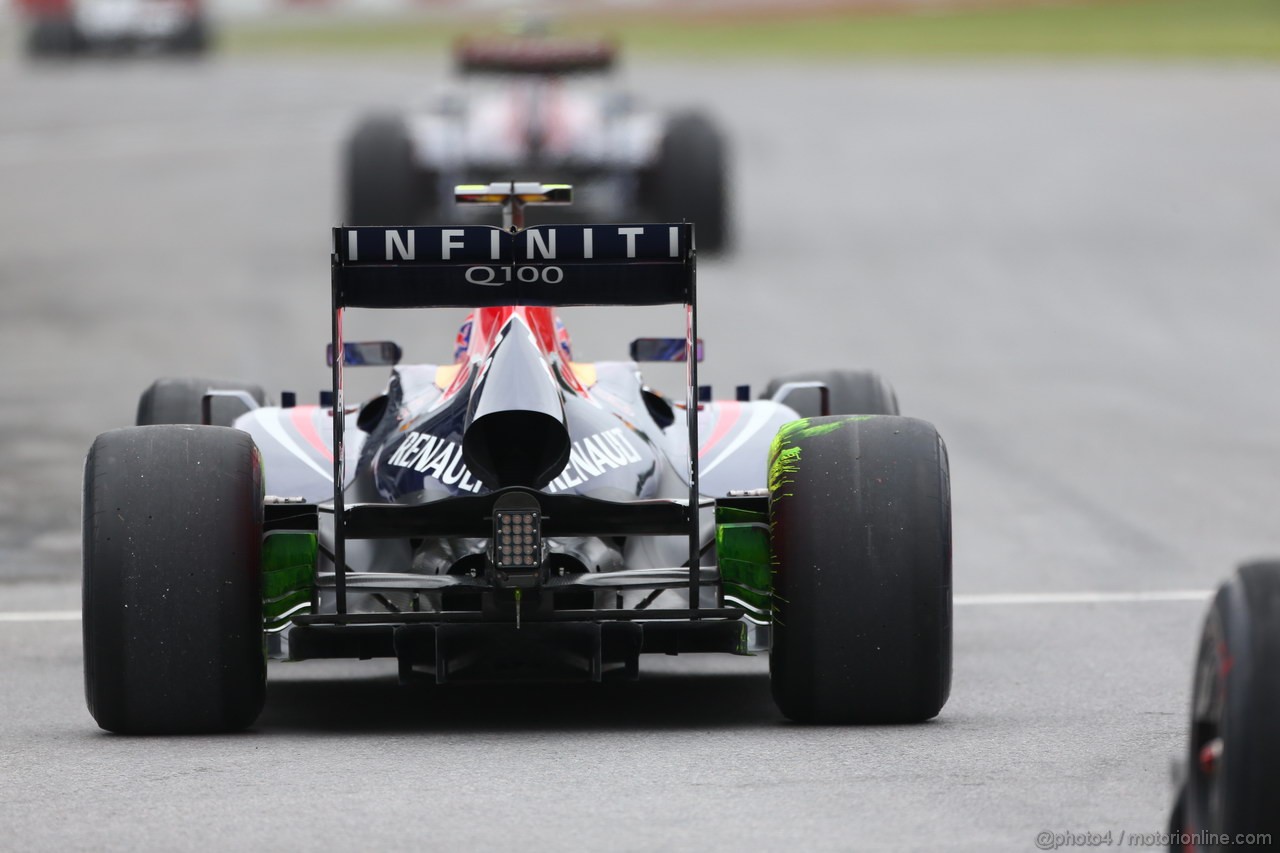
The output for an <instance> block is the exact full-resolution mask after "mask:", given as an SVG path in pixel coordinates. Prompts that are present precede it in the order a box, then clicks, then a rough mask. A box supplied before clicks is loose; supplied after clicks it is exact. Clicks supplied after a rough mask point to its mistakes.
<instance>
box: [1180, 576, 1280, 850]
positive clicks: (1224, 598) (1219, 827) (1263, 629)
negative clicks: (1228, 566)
mask: <svg viewBox="0 0 1280 853" xmlns="http://www.w3.org/2000/svg"><path fill="white" fill-rule="evenodd" d="M1192 694H1193V695H1192V730H1191V738H1190V754H1189V756H1188V758H1189V762H1188V782H1187V794H1186V799H1185V802H1184V810H1185V819H1186V822H1187V824H1188V825H1189V826H1190V827H1194V828H1195V829H1197V830H1203V831H1206V832H1213V833H1215V834H1225V835H1228V836H1232V837H1234V836H1235V835H1236V834H1238V833H1262V834H1267V833H1269V834H1270V835H1271V837H1272V838H1273V839H1274V838H1280V808H1278V807H1280V775H1277V773H1276V769H1275V768H1276V767H1277V765H1278V764H1280V725H1277V721H1280V562H1258V563H1250V564H1247V565H1244V566H1241V567H1240V569H1239V571H1238V572H1237V573H1236V575H1235V576H1234V577H1233V578H1232V579H1231V580H1230V581H1228V582H1227V583H1225V584H1223V585H1222V586H1221V587H1220V588H1219V589H1218V592H1217V595H1216V596H1215V597H1214V602H1213V606H1212V607H1211V608H1210V611H1209V614H1208V616H1207V617H1206V619H1205V624H1204V630H1203V631H1202V633H1201V639H1200V647H1199V653H1198V655H1197V663H1196V675H1195V680H1194V683H1193V688H1192ZM1206 719H1212V720H1215V721H1216V732H1214V731H1210V730H1209V728H1208V727H1207V726H1206V724H1205V722H1204V721H1205V720H1206ZM1214 734H1216V735H1217V736H1218V737H1220V738H1221V739H1222V744H1223V750H1222V755H1221V757H1220V758H1219V759H1218V762H1217V769H1216V771H1215V772H1214V774H1213V776H1212V777H1209V776H1207V775H1206V774H1205V773H1204V771H1203V769H1202V768H1201V766H1200V761H1199V760H1200V751H1201V748H1202V747H1203V746H1204V745H1205V743H1207V742H1208V741H1209V740H1211V739H1212V737H1213V735H1214ZM1202 849H1217V848H1213V847H1208V848H1202ZM1224 849H1225V848H1224ZM1230 849H1262V846H1259V847H1256V848H1251V847H1247V846H1244V845H1239V846H1236V847H1231V848H1230Z"/></svg>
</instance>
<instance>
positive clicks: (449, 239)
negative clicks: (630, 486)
mask: <svg viewBox="0 0 1280 853" xmlns="http://www.w3.org/2000/svg"><path fill="white" fill-rule="evenodd" d="M562 189H563V190H566V191H567V190H568V188H567V187H564V188H561V187H557V186H554V185H540V184H514V183H511V182H507V183H506V184H505V185H502V184H495V185H490V186H488V187H459V188H458V191H459V194H458V198H459V200H460V201H467V202H469V203H501V204H503V205H504V212H505V217H506V219H507V220H508V221H513V222H514V224H513V226H512V227H510V228H506V229H504V228H494V227H489V226H467V227H458V228H441V227H430V228H427V227H423V228H392V227H367V226H365V227H351V228H347V227H340V228H335V229H333V254H332V257H331V266H332V270H331V273H332V274H331V279H332V292H333V341H332V344H331V349H330V352H331V353H334V354H335V355H336V356H337V357H336V358H334V359H333V363H332V367H333V401H334V410H333V411H334V418H333V448H334V450H333V469H334V470H333V513H334V555H333V557H334V567H335V575H334V592H335V598H336V606H337V611H338V613H346V612H347V599H346V556H345V551H346V546H345V537H346V532H347V523H346V519H345V516H344V506H343V500H344V496H343V483H344V482H345V476H344V471H343V469H344V467H345V457H346V451H345V448H344V445H343V427H344V417H343V413H344V412H345V407H344V405H345V404H344V402H343V391H342V371H343V365H344V362H345V361H346V358H347V357H346V353H347V349H346V347H345V346H344V344H343V339H342V320H343V313H344V311H345V310H346V309H347V308H446V307H455V308H482V307H496V306H504V305H540V306H571V305H605V306H609V305H619V306H620V305H680V304H683V305H684V306H685V369H686V373H685V375H686V380H687V388H686V395H685V405H686V407H687V408H686V411H687V413H688V417H687V420H688V432H689V470H688V477H689V500H688V503H687V505H686V508H685V509H684V510H683V514H684V516H685V518H684V523H685V524H687V525H688V539H689V566H690V567H691V570H690V572H689V601H690V609H691V611H692V613H693V614H694V615H693V618H695V619H696V618H698V615H697V613H698V602H699V584H700V572H698V571H697V570H696V569H695V568H693V567H697V566H698V565H699V562H700V559H701V556H700V523H699V512H698V507H699V500H698V497H699V489H698V458H697V448H698V447H699V444H698V402H697V388H698V359H697V349H696V341H697V340H698V312H697V305H696V303H697V299H696V295H697V286H696V279H697V275H696V267H697V264H696V252H695V251H694V238H693V233H694V232H693V225H692V224H690V223H687V222H685V223H660V224H641V225H539V226H535V227H532V228H524V229H521V228H519V227H518V225H519V224H520V217H519V211H520V209H521V208H522V206H523V204H527V203H548V202H552V203H555V202H556V201H557V200H558V199H559V198H560V195H561V194H562V193H561V190H562ZM513 212H514V213H515V214H516V216H515V217H513V216H512V214H513Z"/></svg>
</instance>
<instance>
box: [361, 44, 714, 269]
mask: <svg viewBox="0 0 1280 853" xmlns="http://www.w3.org/2000/svg"><path fill="white" fill-rule="evenodd" d="M454 60H455V67H456V69H457V71H458V73H459V75H460V76H461V77H462V79H463V81H464V83H465V88H464V89H463V91H462V92H460V93H457V94H451V95H448V96H446V97H444V98H442V99H441V100H440V101H439V102H438V103H437V104H436V105H435V107H434V108H432V109H429V110H424V111H418V112H410V113H408V114H390V115H374V116H370V117H367V118H365V119H364V120H362V121H361V122H360V123H359V125H358V126H357V127H356V129H355V132H354V133H353V134H352V136H351V138H350V140H349V142H348V144H347V148H346V154H345V170H346V174H345V197H346V207H345V211H344V217H345V218H344V222H345V224H347V225H405V224H410V223H412V224H422V225H438V224H444V223H446V222H454V221H457V220H456V218H455V216H456V214H455V213H454V211H453V195H452V193H453V187H454V186H455V185H456V184H461V183H467V182H471V181H487V180H489V178H490V176H493V175H498V176H511V177H518V176H520V175H527V174H542V175H547V176H548V177H552V178H555V179H556V180H558V181H567V182H570V183H572V184H573V185H574V186H575V189H576V190H577V207H578V209H579V211H580V212H582V213H585V214H586V215H587V217H586V218H587V221H605V222H608V221H628V220H631V221H637V220H638V221H645V220H646V219H653V220H656V221H663V222H680V221H690V222H693V223H694V224H695V225H696V226H697V228H698V241H699V246H698V248H699V250H701V251H702V252H704V253H705V252H721V251H724V250H726V249H727V248H728V246H729V243H730V223H729V198H728V191H729V188H728V183H727V182H728V163H727V152H726V146H725V141H724V137H723V134H722V133H721V132H720V130H719V129H718V128H717V127H716V125H715V124H714V123H713V122H712V121H711V120H710V119H709V118H707V117H706V116H705V115H703V114H702V113H700V112H681V113H677V114H674V115H671V116H667V117H665V118H664V117H662V116H660V115H658V114H657V113H654V112H652V111H649V110H644V109H641V108H640V107H639V106H638V105H637V103H636V101H635V99H634V98H633V97H632V96H630V95H628V94H626V93H624V92H620V91H617V90H614V89H611V88H608V87H607V85H606V82H605V81H604V80H600V79H596V78H600V77H601V76H602V75H604V73H605V72H607V71H609V70H610V69H612V68H613V66H614V64H615V60H616V49H615V46H614V44H613V43H612V42H609V41H589V40H570V39H563V38H548V37H541V36H533V35H529V36H520V37H509V38H489V39H467V40H463V41H460V42H459V43H458V44H457V45H456V47H455V53H454ZM570 76H572V77H574V78H575V79H576V80H577V83H576V84H575V85H569V84H568V83H567V81H566V78H567V77H570ZM593 83H594V87H593V85H592V84H593ZM557 214H558V215H557ZM564 215H565V214H564V211H552V212H546V211H544V212H541V213H540V214H539V216H538V219H537V221H538V222H541V223H546V222H553V221H564ZM579 221H582V220H579Z"/></svg>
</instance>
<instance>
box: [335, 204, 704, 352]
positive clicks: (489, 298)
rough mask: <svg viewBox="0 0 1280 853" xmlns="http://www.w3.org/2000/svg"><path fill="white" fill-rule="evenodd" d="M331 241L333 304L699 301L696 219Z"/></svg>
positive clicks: (358, 234) (385, 232) (387, 232)
mask: <svg viewBox="0 0 1280 853" xmlns="http://www.w3.org/2000/svg"><path fill="white" fill-rule="evenodd" d="M333 243H334V246H333V287H334V300H335V307H351V308H445V307H454V308H477V307H488V306H494V305H565V306H567V305H673V304H681V303H684V304H690V303H691V302H692V301H693V280H694V264H693V226H692V225H690V224H689V223H678V224H674V223H669V224H650V225H539V226H536V227H533V228H526V229H524V230H522V231H504V230H503V229H501V228H494V227H490V226H480V225H477V226H470V227H465V228H462V227H460V228H435V227H433V228H382V227H358V228H335V229H334V231H333ZM335 351H336V350H335Z"/></svg>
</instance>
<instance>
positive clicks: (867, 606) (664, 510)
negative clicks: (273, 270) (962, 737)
mask: <svg viewBox="0 0 1280 853" xmlns="http://www.w3.org/2000/svg"><path fill="white" fill-rule="evenodd" d="M568 192H569V190H568V189H567V188H565V187H556V186H547V185H540V184H510V183H507V184H495V185H489V186H478V187H460V188H459V189H458V195H459V199H460V200H462V201H468V202H481V203H484V202H488V203H496V204H501V205H503V206H504V210H505V211H506V214H507V217H508V219H507V223H506V225H507V227H503V228H497V227H490V226H483V225H467V226H459V227H456V228H447V227H410V228H406V227H374V226H358V227H342V228H336V229H334V232H333V238H334V244H333V255H332V278H331V296H332V309H333V310H332V338H333V340H332V345H331V347H330V356H331V361H332V388H331V389H329V397H328V398H327V399H325V400H324V401H323V402H322V404H321V405H318V406H317V405H301V404H298V403H296V400H294V399H291V398H290V397H291V396H292V395H282V400H281V405H280V406H268V405H265V404H264V395H263V393H262V391H261V389H260V388H256V387H253V386H237V385H234V384H225V383H211V382H207V381H203V380H162V381H159V382H157V383H156V384H154V385H153V386H152V387H151V388H150V389H149V390H148V391H147V392H146V394H144V395H143V398H142V400H141V402H140V405H139V413H138V422H139V425H137V426H134V427H129V428H124V429H117V430H113V431H110V432H106V433H103V434H102V435H100V436H99V437H98V438H97V440H96V441H95V442H94V444H93V446H92V449H91V450H90V451H89V455H88V458H87V461H86V466H85V481H84V488H85V496H84V646H85V681H86V690H87V698H88V705H89V708H90V711H91V712H92V714H93V716H94V717H95V719H96V720H97V722H98V724H99V725H100V726H102V727H103V728H105V729H108V730H110V731H115V732H134V733H153V732H211V731H229V730H236V729H241V728H244V727H246V726H249V725H251V724H252V723H253V721H254V720H255V718H256V717H257V716H258V714H259V711H260V710H261V708H262V707H263V703H264V695H265V694H264V690H265V682H266V677H267V661H268V660H269V659H275V660H288V661H304V660H309V659H319V658H352V659H357V658H358V659H365V658H372V657H385V658H392V659H395V660H396V661H398V666H399V672H400V676H401V678H402V680H404V681H406V682H412V681H416V680H423V679H425V680H429V681H432V682H436V683H446V684H447V683H451V682H455V681H465V680H468V679H507V678H524V677H536V678H552V679H563V678H580V679H586V680H591V681H602V680H607V679H633V678H636V677H637V675H638V672H639V668H640V660H641V658H642V656H643V655H646V654H654V653H658V654H663V653H665V654H686V653H703V652H707V653H711V652H715V653H725V654H754V653H765V652H767V653H768V654H769V655H770V678H771V682H772V689H773V695H774V697H775V699H776V702H777V705H778V708H779V709H780V711H781V713H782V714H783V715H785V716H786V717H788V718H790V719H792V720H796V721H801V722H820V723H828V722H831V723H846V722H914V721H921V720H926V719H929V718H932V717H933V716H935V715H936V714H938V712H939V711H940V709H941V708H942V706H943V704H944V703H945V701H946V699H947V696H948V693H949V690H950V681H951V513H950V489H949V474H948V465H947V455H946V449H945V446H944V444H943V442H942V440H941V438H939V436H938V433H937V432H936V430H935V429H934V428H933V427H932V426H931V425H930V424H928V423H925V422H924V421H921V420H916V419H913V418H908V417H901V416H899V415H898V414H897V402H896V398H895V397H894V395H893V393H892V391H891V390H890V389H889V388H888V386H887V385H886V384H885V383H883V382H882V381H880V380H879V379H878V377H876V376H875V375H874V374H870V373H862V372H856V371H837V372H830V373H828V374H826V375H825V376H823V377H822V381H794V380H793V381H785V382H780V383H776V385H775V387H774V389H773V391H774V392H773V394H772V395H771V397H770V398H769V399H754V400H753V399H748V397H749V392H747V391H746V390H745V389H740V391H741V392H742V393H740V395H739V399H734V400H711V399H709V398H708V397H707V395H705V394H700V393H699V384H698V378H697V372H698V360H699V358H700V356H701V345H700V342H699V340H698V336H697V322H698V321H697V308H696V305H697V299H696V252H695V248H694V227H693V226H692V225H690V224H688V223H659V224H637V225H541V226H534V227H527V228H523V227H521V222H520V212H521V209H522V207H523V205H524V204H526V203H536V202H547V201H557V200H560V201H563V200H565V199H566V197H567V195H568ZM666 304H669V305H673V306H679V307H680V309H682V310H681V311H680V314H681V319H682V320H683V323H684V330H685V334H684V335H683V336H682V337H679V338H673V339H663V338H658V339H641V340H639V341H636V342H634V343H633V344H632V349H631V356H632V357H631V358H630V359H627V360H621V361H593V362H584V361H579V360H575V357H574V353H573V352H572V349H571V347H570V346H569V341H568V336H567V332H566V331H565V330H564V328H563V326H562V324H561V323H560V322H559V321H558V319H557V315H556V313H555V307H556V306H562V305H602V306H627V305H666ZM423 307H468V308H471V309H473V310H472V313H471V315H470V317H469V319H468V321H467V324H466V325H465V326H464V328H463V331H462V332H461V333H460V334H459V336H458V340H457V342H456V346H455V349H454V352H453V358H452V359H451V360H448V361H446V362H445V363H441V364H416V365H408V364H399V363H398V361H399V357H400V350H399V348H398V347H397V346H396V345H394V344H392V343H390V342H351V341H347V340H345V339H344V337H343V317H344V312H345V311H346V310H347V309H348V308H377V309H408V308H423ZM442 343H443V342H442ZM442 349H444V348H443V347H442ZM444 351H445V352H446V353H447V349H445V350H444ZM648 359H664V360H670V359H676V360H680V361H683V362H684V363H685V368H686V372H687V387H686V388H685V393H684V395H683V396H682V398H680V399H676V400H673V399H669V398H667V397H666V396H663V395H662V394H661V393H659V392H657V391H655V390H654V389H652V388H650V387H649V386H648V385H647V384H646V382H645V381H644V379H643V378H642V376H641V374H640V370H639V367H638V362H640V361H643V360H648ZM357 365H385V366H390V367H391V371H390V377H389V381H388V383H387V385H386V388H385V391H384V392H383V393H382V394H379V395H378V396H376V397H374V398H372V399H368V400H364V401H361V402H359V403H358V404H352V403H351V402H350V401H349V400H348V399H347V398H346V397H345V396H344V381H343V377H344V373H345V372H346V371H347V370H349V369H351V368H352V367H354V366H357ZM235 407H239V411H240V412H241V413H240V414H236V413H235V411H233V409H234V408H235ZM809 407H812V408H814V409H817V410H819V411H821V412H822V414H821V415H818V416H815V417H808V418H803V417H799V413H798V409H804V408H809ZM829 411H834V413H833V414H828V412H829ZM219 423H221V424H231V425H230V426H219V425H217V424H219Z"/></svg>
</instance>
